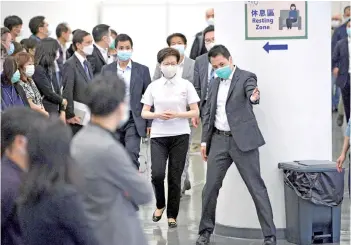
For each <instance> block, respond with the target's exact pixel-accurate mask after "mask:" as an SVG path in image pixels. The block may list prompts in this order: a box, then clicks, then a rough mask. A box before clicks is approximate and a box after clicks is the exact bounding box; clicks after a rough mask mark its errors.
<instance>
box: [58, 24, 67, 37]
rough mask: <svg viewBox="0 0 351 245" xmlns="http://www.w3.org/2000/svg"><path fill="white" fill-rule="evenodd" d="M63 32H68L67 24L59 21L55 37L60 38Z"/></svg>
mask: <svg viewBox="0 0 351 245" xmlns="http://www.w3.org/2000/svg"><path fill="white" fill-rule="evenodd" d="M63 32H68V24H67V23H60V24H58V25H57V27H56V37H57V38H60V37H61V36H62V33H63Z"/></svg>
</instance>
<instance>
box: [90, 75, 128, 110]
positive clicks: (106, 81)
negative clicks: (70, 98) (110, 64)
mask: <svg viewBox="0 0 351 245" xmlns="http://www.w3.org/2000/svg"><path fill="white" fill-rule="evenodd" d="M125 91H126V85H125V82H124V80H123V78H122V77H121V76H119V75H117V73H114V72H107V73H106V74H104V75H98V76H96V77H95V78H94V79H93V81H92V82H91V83H90V84H89V86H88V88H87V96H88V97H87V98H89V101H88V103H87V105H88V107H89V108H90V111H91V114H92V115H95V116H107V115H109V114H111V113H112V112H113V111H115V110H116V108H117V107H118V106H119V105H120V104H121V103H122V102H123V101H124V97H125Z"/></svg>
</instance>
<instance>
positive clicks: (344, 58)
mask: <svg viewBox="0 0 351 245" xmlns="http://www.w3.org/2000/svg"><path fill="white" fill-rule="evenodd" d="M349 52H350V50H349V41H348V38H344V39H341V40H340V41H339V42H337V44H336V46H335V49H334V52H333V59H332V66H333V68H335V67H338V68H339V74H338V76H337V78H336V81H335V84H336V85H337V86H339V87H340V88H344V87H345V86H346V85H347V84H350V73H349V68H350V58H349V54H350V53H349Z"/></svg>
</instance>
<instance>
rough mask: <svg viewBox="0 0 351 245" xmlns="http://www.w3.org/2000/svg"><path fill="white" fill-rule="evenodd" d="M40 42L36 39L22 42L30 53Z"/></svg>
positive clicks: (27, 39)
mask: <svg viewBox="0 0 351 245" xmlns="http://www.w3.org/2000/svg"><path fill="white" fill-rule="evenodd" d="M38 43H39V42H38V40H37V39H35V38H25V39H22V40H21V44H22V47H23V48H24V49H25V50H26V51H27V52H29V50H30V49H35V48H36V47H37V45H38Z"/></svg>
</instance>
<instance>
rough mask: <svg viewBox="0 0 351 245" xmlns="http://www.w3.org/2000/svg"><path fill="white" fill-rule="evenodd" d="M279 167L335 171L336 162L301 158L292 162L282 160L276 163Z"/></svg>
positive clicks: (303, 170) (307, 170)
mask: <svg viewBox="0 0 351 245" xmlns="http://www.w3.org/2000/svg"><path fill="white" fill-rule="evenodd" d="M278 168H279V169H283V170H293V171H296V172H313V173H316V172H335V171H337V169H336V163H335V162H332V161H328V160H301V161H293V162H282V163H279V164H278Z"/></svg>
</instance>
